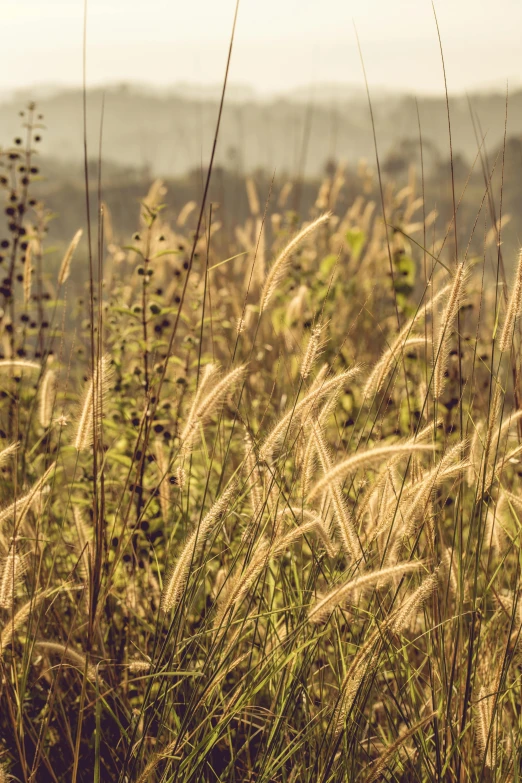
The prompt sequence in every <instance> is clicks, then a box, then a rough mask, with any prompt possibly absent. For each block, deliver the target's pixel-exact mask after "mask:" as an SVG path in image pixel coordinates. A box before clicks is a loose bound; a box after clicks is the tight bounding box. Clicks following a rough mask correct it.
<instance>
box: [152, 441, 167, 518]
mask: <svg viewBox="0 0 522 783" xmlns="http://www.w3.org/2000/svg"><path fill="white" fill-rule="evenodd" d="M154 453H155V455H156V463H157V465H158V473H159V479H160V486H159V503H160V508H161V515H162V517H163V520H164V521H165V522H166V521H167V519H168V518H169V511H170V485H169V482H168V481H166V476H167V473H168V471H169V460H168V458H167V455H166V454H165V448H164V446H163V443H162V442H161V441H160V440H159V438H156V440H155V441H154Z"/></svg>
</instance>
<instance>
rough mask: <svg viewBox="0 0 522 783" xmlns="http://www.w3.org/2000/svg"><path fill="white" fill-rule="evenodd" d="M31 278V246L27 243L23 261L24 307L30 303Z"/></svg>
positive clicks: (30, 243)
mask: <svg viewBox="0 0 522 783" xmlns="http://www.w3.org/2000/svg"><path fill="white" fill-rule="evenodd" d="M32 277H33V245H32V242H29V243H28V245H27V250H26V251H25V261H24V305H25V307H27V305H28V304H29V302H30V301H31V280H32Z"/></svg>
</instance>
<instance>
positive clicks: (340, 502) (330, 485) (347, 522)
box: [312, 424, 362, 560]
mask: <svg viewBox="0 0 522 783" xmlns="http://www.w3.org/2000/svg"><path fill="white" fill-rule="evenodd" d="M312 437H313V438H314V441H315V447H316V450H317V455H318V457H319V462H320V463H321V467H322V470H323V473H324V474H325V475H328V474H329V473H330V471H331V470H332V461H331V457H330V453H329V449H328V446H327V444H326V442H325V440H324V437H323V434H322V432H321V431H320V429H319V428H318V427H317V426H316V425H314V424H312ZM326 489H327V490H328V494H329V497H330V499H331V501H332V506H333V509H334V514H335V518H336V521H337V528H338V531H339V534H340V537H341V541H342V544H343V548H344V550H345V552H346V554H348V555H350V557H351V558H352V559H353V560H357V559H359V558H360V557H361V556H362V550H361V544H360V542H359V538H358V536H357V531H356V529H355V525H354V521H353V517H352V515H351V513H350V511H349V510H348V508H347V506H346V503H345V500H344V497H343V493H342V489H341V485H340V484H339V483H338V482H337V480H336V479H335V478H333V479H329V480H328V482H327V484H326Z"/></svg>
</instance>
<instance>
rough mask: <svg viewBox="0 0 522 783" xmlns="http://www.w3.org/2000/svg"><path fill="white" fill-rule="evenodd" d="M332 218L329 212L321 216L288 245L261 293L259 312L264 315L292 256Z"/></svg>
mask: <svg viewBox="0 0 522 783" xmlns="http://www.w3.org/2000/svg"><path fill="white" fill-rule="evenodd" d="M329 218H330V213H329V212H327V213H325V214H324V215H321V216H320V217H318V218H317V219H316V220H314V221H313V222H312V223H310V224H309V225H308V226H305V227H304V228H303V229H301V231H300V232H299V233H298V234H297V235H296V236H295V237H294V238H293V239H292V240H291V241H290V242H289V243H288V245H287V246H286V247H285V248H284V250H283V251H282V252H281V253H280V255H279V256H278V258H277V259H276V261H275V262H274V264H273V266H272V268H271V269H270V271H269V273H268V275H267V278H266V280H265V284H264V286H263V290H262V291H261V298H260V300H259V312H260V313H262V312H264V310H266V308H267V307H268V304H269V302H270V300H271V299H272V297H273V295H274V293H275V291H276V289H277V287H278V285H279V283H280V282H281V280H282V279H283V277H284V276H285V274H286V271H287V269H288V265H289V263H290V261H291V258H292V254H293V253H294V252H295V251H296V250H297V248H298V247H299V245H300V244H301V243H302V242H303V241H304V240H305V239H307V237H309V236H310V235H311V234H313V232H314V231H315V230H316V229H317V228H318V227H319V226H321V225H323V224H324V223H326V222H327V221H328V220H329Z"/></svg>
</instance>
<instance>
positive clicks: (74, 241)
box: [58, 228, 83, 286]
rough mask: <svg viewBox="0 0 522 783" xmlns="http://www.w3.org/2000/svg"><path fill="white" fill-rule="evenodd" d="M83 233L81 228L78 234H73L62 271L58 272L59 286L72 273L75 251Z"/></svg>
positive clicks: (61, 266)
mask: <svg viewBox="0 0 522 783" xmlns="http://www.w3.org/2000/svg"><path fill="white" fill-rule="evenodd" d="M82 234H83V230H82V229H81V228H79V229H78V231H77V232H76V234H75V235H74V236H73V238H72V240H71V242H70V244H69V247H68V248H67V250H66V251H65V255H64V257H63V259H62V263H61V265H60V271H59V272H58V286H61V285H63V284H64V283H65V282H66V281H67V280H68V278H69V275H70V273H71V261H72V257H73V255H74V251H75V250H76V248H77V247H78V243H79V241H80V239H81V238H82Z"/></svg>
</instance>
